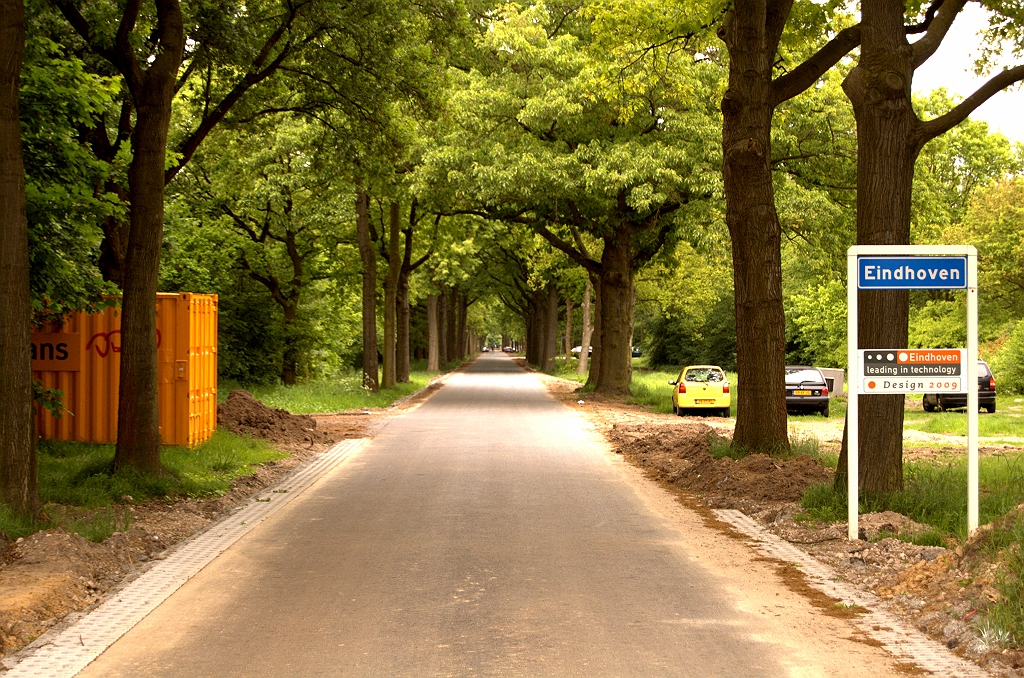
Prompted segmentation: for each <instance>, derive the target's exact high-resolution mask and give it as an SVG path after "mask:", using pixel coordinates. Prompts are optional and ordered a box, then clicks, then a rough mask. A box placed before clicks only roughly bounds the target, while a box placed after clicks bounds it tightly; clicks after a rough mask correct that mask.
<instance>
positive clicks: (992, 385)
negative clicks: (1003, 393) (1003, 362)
mask: <svg viewBox="0 0 1024 678" xmlns="http://www.w3.org/2000/svg"><path fill="white" fill-rule="evenodd" d="M988 388H989V390H990V391H994V390H996V378H995V377H989V378H988Z"/></svg>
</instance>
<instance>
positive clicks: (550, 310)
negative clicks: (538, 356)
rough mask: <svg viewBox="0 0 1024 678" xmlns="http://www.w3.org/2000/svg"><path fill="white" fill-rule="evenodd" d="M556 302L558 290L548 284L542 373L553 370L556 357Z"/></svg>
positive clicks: (552, 284) (551, 284)
mask: <svg viewBox="0 0 1024 678" xmlns="http://www.w3.org/2000/svg"><path fill="white" fill-rule="evenodd" d="M558 301H559V300H558V288H557V287H555V284H554V283H548V289H547V303H546V304H545V308H544V310H545V317H544V344H545V345H544V364H543V366H542V367H541V369H542V370H543V371H544V372H551V371H553V370H554V369H555V356H556V355H558V306H559V304H558Z"/></svg>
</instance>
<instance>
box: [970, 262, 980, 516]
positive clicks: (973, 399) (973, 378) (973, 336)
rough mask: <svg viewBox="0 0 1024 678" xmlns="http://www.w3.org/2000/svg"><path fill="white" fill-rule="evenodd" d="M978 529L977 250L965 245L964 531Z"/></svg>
mask: <svg viewBox="0 0 1024 678" xmlns="http://www.w3.org/2000/svg"><path fill="white" fill-rule="evenodd" d="M976 529H978V250H977V249H976V248H974V247H973V246H969V247H968V248H967V534H968V535H969V534H971V533H972V532H974V531H975V530H976Z"/></svg>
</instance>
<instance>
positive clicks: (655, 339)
mask: <svg viewBox="0 0 1024 678" xmlns="http://www.w3.org/2000/svg"><path fill="white" fill-rule="evenodd" d="M636 287H637V297H636V311H635V329H634V337H635V340H634V341H635V343H636V344H638V345H640V346H642V347H643V349H644V353H645V355H646V356H647V358H648V363H649V364H650V365H655V366H657V365H692V364H713V365H721V366H722V367H724V368H725V369H732V368H733V367H735V365H736V314H735V311H734V309H733V304H732V272H731V271H730V269H729V267H728V265H727V264H726V262H725V261H724V260H723V257H722V256H721V255H719V254H717V253H715V254H709V253H706V252H704V251H701V250H698V249H695V248H693V247H692V246H691V245H690V244H689V243H686V242H681V243H679V244H678V245H677V246H676V248H675V250H674V251H673V252H671V253H667V254H666V255H665V256H663V257H661V258H659V259H657V260H655V261H654V262H652V263H651V264H650V265H648V266H647V267H646V268H645V269H644V270H643V271H641V273H639V274H638V275H637V281H636Z"/></svg>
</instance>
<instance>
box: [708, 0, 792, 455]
mask: <svg viewBox="0 0 1024 678" xmlns="http://www.w3.org/2000/svg"><path fill="white" fill-rule="evenodd" d="M784 4H785V3H784ZM749 5H750V6H749V7H745V8H744V9H743V10H742V11H741V10H740V8H737V10H736V11H735V12H734V13H733V14H732V15H731V17H730V20H729V21H727V22H726V25H725V27H724V29H723V31H722V37H723V39H724V40H725V43H726V45H727V46H728V48H729V86H728V89H727V90H726V93H725V96H724V97H723V98H722V116H723V123H722V161H723V162H722V164H723V168H722V173H723V180H724V186H725V201H726V223H727V224H728V227H729V235H730V238H731V239H732V258H733V282H734V289H735V297H736V371H737V380H738V382H739V387H738V389H737V390H738V393H737V403H736V429H735V432H734V434H733V445H735V446H737V447H742V448H747V449H751V450H759V451H765V452H773V451H779V450H784V449H789V436H788V433H787V421H786V402H785V393H786V376H785V364H786V340H785V333H786V319H785V314H784V312H783V308H782V256H781V248H782V231H781V228H780V225H779V218H778V214H777V212H776V210H775V193H774V189H773V186H772V174H771V124H772V113H773V109H772V101H771V84H772V65H773V59H774V55H775V52H776V46H777V44H778V37H779V35H781V29H782V25H780V22H781V24H784V22H785V16H786V15H788V13H789V12H788V7H787V8H785V11H784V12H782V11H781V10H780V9H779V8H777V7H774V6H773V10H775V11H776V12H778V13H780V14H781V18H780V17H779V16H775V15H769V13H768V11H767V9H766V6H765V5H766V3H765V2H763V1H762V2H753V3H749ZM769 23H771V24H772V25H771V26H769Z"/></svg>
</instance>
